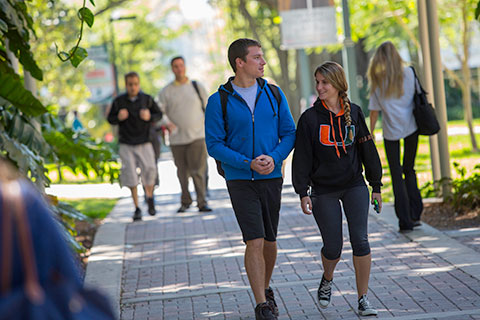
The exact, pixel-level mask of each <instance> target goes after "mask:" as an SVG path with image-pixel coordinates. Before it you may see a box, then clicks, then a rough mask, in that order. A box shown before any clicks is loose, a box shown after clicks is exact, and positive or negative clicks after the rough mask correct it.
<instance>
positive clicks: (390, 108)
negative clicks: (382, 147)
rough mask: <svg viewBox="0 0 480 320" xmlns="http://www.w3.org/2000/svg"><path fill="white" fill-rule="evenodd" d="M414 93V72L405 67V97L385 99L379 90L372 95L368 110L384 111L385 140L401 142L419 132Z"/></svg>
mask: <svg viewBox="0 0 480 320" xmlns="http://www.w3.org/2000/svg"><path fill="white" fill-rule="evenodd" d="M414 92H415V76H414V74H413V70H412V69H411V68H410V67H405V68H403V95H402V96H401V97H400V98H383V97H382V96H381V95H380V90H379V89H378V88H377V89H376V90H375V93H372V94H371V95H370V103H369V104H368V110H373V111H382V127H383V138H384V139H386V140H393V141H395V140H400V139H403V138H406V137H408V136H409V135H411V134H412V133H414V132H415V131H417V124H416V123H415V118H414V117H413V107H414V102H413V94H414ZM379 100H380V101H379Z"/></svg>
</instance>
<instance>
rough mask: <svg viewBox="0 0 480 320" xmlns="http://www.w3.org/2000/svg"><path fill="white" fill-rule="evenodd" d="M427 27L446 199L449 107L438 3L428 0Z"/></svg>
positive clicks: (447, 185) (448, 164)
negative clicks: (446, 99)
mask: <svg viewBox="0 0 480 320" xmlns="http://www.w3.org/2000/svg"><path fill="white" fill-rule="evenodd" d="M426 4H427V6H426V7H427V25H428V29H429V32H428V34H429V39H428V40H429V43H430V50H431V51H430V55H431V57H432V61H431V65H432V78H433V88H434V91H433V93H434V97H435V113H436V114H437V118H438V122H439V123H440V127H441V130H440V132H439V133H438V149H439V151H440V171H441V174H442V180H443V183H442V196H443V198H444V199H445V198H446V197H448V196H449V195H450V194H451V188H450V185H449V183H448V182H449V181H448V180H450V179H451V171H450V155H449V153H448V134H447V105H446V102H445V87H444V82H443V70H442V59H441V57H440V43H439V41H438V39H439V31H438V16H437V1H436V0H428V1H426Z"/></svg>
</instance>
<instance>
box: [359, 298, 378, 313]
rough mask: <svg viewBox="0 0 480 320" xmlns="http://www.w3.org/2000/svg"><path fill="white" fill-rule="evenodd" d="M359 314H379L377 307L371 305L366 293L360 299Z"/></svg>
mask: <svg viewBox="0 0 480 320" xmlns="http://www.w3.org/2000/svg"><path fill="white" fill-rule="evenodd" d="M358 314H359V315H361V316H376V315H377V314H378V311H377V309H375V308H374V307H372V306H371V305H370V302H369V301H368V299H367V295H366V294H364V295H363V296H362V297H361V298H360V299H358Z"/></svg>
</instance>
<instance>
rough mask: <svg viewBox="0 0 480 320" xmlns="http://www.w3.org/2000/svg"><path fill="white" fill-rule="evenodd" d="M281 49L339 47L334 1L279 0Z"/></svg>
mask: <svg viewBox="0 0 480 320" xmlns="http://www.w3.org/2000/svg"><path fill="white" fill-rule="evenodd" d="M278 8H279V11H280V17H281V18H282V23H281V25H280V30H281V32H282V47H283V48H285V49H302V48H308V47H318V46H323V45H327V44H332V43H337V42H338V39H337V24H336V20H335V5H334V3H333V0H278Z"/></svg>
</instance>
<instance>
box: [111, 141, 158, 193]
mask: <svg viewBox="0 0 480 320" xmlns="http://www.w3.org/2000/svg"><path fill="white" fill-rule="evenodd" d="M118 154H119V156H120V160H121V161H122V171H121V175H120V183H121V185H122V186H126V187H130V188H131V187H136V186H137V185H138V174H137V168H140V170H141V173H140V176H141V178H142V184H143V185H146V186H153V185H154V184H155V178H156V177H157V164H156V163H155V153H154V152H153V147H152V144H151V143H150V142H146V143H142V144H137V145H129V144H124V143H120V150H119V151H118Z"/></svg>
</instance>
